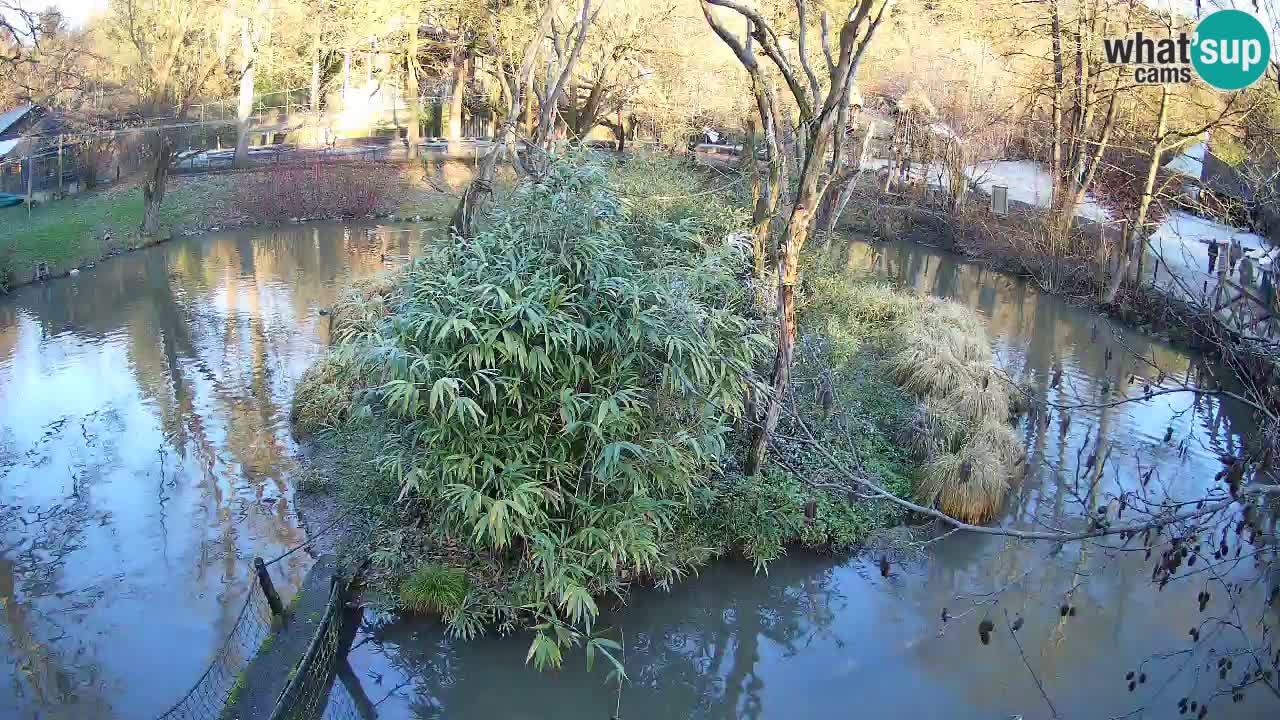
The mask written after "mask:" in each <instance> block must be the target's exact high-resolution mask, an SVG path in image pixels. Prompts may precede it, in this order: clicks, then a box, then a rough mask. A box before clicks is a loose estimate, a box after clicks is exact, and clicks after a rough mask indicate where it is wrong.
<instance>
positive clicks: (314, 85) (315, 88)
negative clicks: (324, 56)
mask: <svg viewBox="0 0 1280 720" xmlns="http://www.w3.org/2000/svg"><path fill="white" fill-rule="evenodd" d="M311 112H312V113H314V114H317V115H318V114H319V113H320V33H316V38H315V47H314V48H312V49H311Z"/></svg>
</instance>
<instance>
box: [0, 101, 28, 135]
mask: <svg viewBox="0 0 1280 720" xmlns="http://www.w3.org/2000/svg"><path fill="white" fill-rule="evenodd" d="M35 109H36V106H35V105H31V104H30V103H28V104H26V105H19V106H18V107H16V108H14V109H12V110H9V111H8V112H5V113H4V114H2V115H0V133H3V132H4V131H6V130H8V129H9V128H10V127H11V126H12V125H13V124H14V123H16V122H18V121H19V120H21V119H22V118H24V117H26V115H27V113H29V112H31V111H32V110H35Z"/></svg>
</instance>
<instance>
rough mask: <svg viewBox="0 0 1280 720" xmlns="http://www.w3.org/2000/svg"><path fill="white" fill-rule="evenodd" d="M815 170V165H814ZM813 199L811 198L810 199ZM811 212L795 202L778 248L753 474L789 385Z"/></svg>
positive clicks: (749, 469) (761, 461)
mask: <svg viewBox="0 0 1280 720" xmlns="http://www.w3.org/2000/svg"><path fill="white" fill-rule="evenodd" d="M813 169H814V170H817V168H813ZM810 199H812V198H810ZM811 219H812V213H811V212H810V211H809V210H808V208H805V207H803V206H801V205H797V206H796V208H795V210H793V211H792V213H791V221H790V222H789V223H788V224H787V235H786V237H785V238H784V240H783V243H782V247H780V248H779V249H778V351H777V353H776V354H775V355H774V358H773V381H772V384H773V393H772V394H770V396H769V404H768V405H767V406H766V409H765V414H764V421H763V422H762V423H761V424H760V425H759V426H757V427H756V431H755V433H754V434H753V435H752V438H751V453H750V455H748V456H747V462H746V468H745V469H746V474H747V475H748V476H753V475H755V474H756V473H758V472H760V470H761V469H762V468H763V467H764V462H765V457H766V456H767V454H768V452H769V438H771V437H773V432H774V430H776V429H777V428H778V420H779V419H780V418H781V416H782V403H783V402H784V401H785V398H786V395H787V390H788V389H789V387H790V385H791V361H792V359H793V355H794V354H795V340H796V282H797V280H798V276H799V267H800V249H801V248H802V247H803V246H804V241H805V240H806V239H807V238H808V235H809V224H810V221H811Z"/></svg>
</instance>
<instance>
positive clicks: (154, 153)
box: [142, 130, 173, 237]
mask: <svg viewBox="0 0 1280 720" xmlns="http://www.w3.org/2000/svg"><path fill="white" fill-rule="evenodd" d="M172 152H173V148H172V146H171V145H170V144H169V138H168V137H166V136H165V134H164V131H162V130H156V131H154V132H153V133H152V134H151V136H150V137H148V138H147V153H146V158H147V163H146V168H145V173H146V175H145V177H144V178H143V181H142V234H143V235H146V236H148V237H154V236H155V235H157V234H158V233H159V232H160V206H161V204H162V203H163V202H164V191H165V184H166V182H167V181H168V179H169V156H170V154H171V153H172Z"/></svg>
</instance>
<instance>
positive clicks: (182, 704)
mask: <svg viewBox="0 0 1280 720" xmlns="http://www.w3.org/2000/svg"><path fill="white" fill-rule="evenodd" d="M253 577H255V579H254V581H253V582H251V583H250V586H249V592H248V593H246V594H245V599H244V605H243V606H241V608H240V614H239V615H237V616H236V621H235V624H234V625H233V626H232V628H231V632H230V633H228V634H227V639H226V640H225V641H224V642H223V643H222V646H221V647H220V648H218V651H217V652H216V653H215V655H214V657H213V661H212V662H210V663H209V667H208V668H207V669H206V670H205V672H204V674H203V675H201V676H200V679H199V680H197V681H196V683H195V685H193V686H192V687H191V690H189V691H188V692H187V694H186V695H184V696H183V697H182V698H181V699H180V700H178V701H177V702H176V703H174V704H173V706H172V707H170V708H169V709H168V710H166V711H164V712H163V713H161V714H160V715H158V716H157V718H156V720H216V719H217V718H220V717H221V716H222V709H223V707H224V706H225V705H226V703H227V699H228V698H230V697H231V694H232V693H233V692H235V689H236V684H237V682H238V681H239V677H240V671H241V670H243V669H244V668H245V666H246V665H248V664H249V661H250V660H252V659H253V656H254V655H255V654H256V653H257V652H258V648H260V647H261V646H262V643H263V641H265V640H266V639H267V637H268V636H270V635H271V629H272V628H271V620H272V612H271V607H270V605H269V603H268V601H267V596H266V594H265V593H263V592H261V590H260V589H259V586H258V583H257V581H256V576H253Z"/></svg>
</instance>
